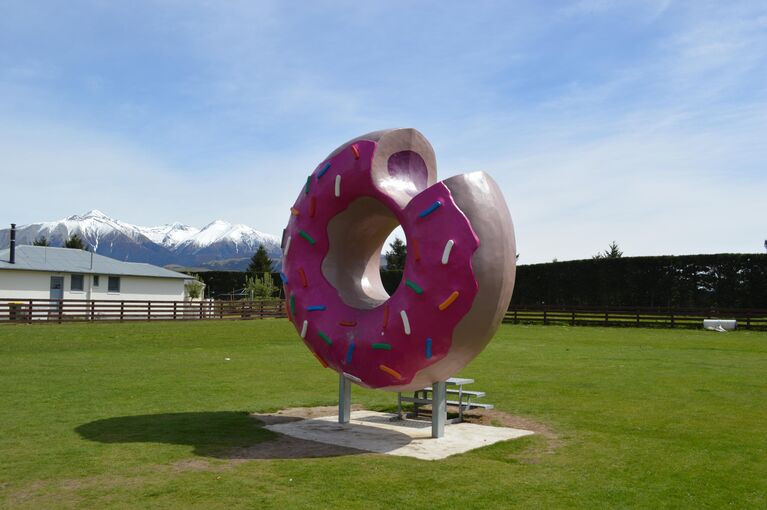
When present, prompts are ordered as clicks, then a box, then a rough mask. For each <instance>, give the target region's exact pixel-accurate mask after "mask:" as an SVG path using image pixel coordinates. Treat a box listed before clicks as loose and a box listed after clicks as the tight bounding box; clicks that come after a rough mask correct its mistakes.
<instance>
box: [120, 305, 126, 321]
mask: <svg viewBox="0 0 767 510" xmlns="http://www.w3.org/2000/svg"><path fill="white" fill-rule="evenodd" d="M123 320H125V301H120V322H122V321H123Z"/></svg>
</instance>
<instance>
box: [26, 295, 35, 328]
mask: <svg viewBox="0 0 767 510" xmlns="http://www.w3.org/2000/svg"><path fill="white" fill-rule="evenodd" d="M33 307H34V304H33V303H32V300H31V299H30V300H29V313H27V322H28V323H29V324H32V309H33Z"/></svg>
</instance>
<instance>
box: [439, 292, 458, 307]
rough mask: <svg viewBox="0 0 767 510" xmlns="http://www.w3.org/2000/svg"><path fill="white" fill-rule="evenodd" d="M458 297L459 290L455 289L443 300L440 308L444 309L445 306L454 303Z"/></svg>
mask: <svg viewBox="0 0 767 510" xmlns="http://www.w3.org/2000/svg"><path fill="white" fill-rule="evenodd" d="M456 299H458V291H457V290H454V291H453V293H452V294H450V297H448V298H447V299H446V300H444V301H443V302H442V304H440V305H439V310H440V311H443V310H444V309H445V308H447V307H448V306H450V305H452V304H453V301H455V300H456Z"/></svg>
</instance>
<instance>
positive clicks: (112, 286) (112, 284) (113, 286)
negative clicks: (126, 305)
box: [107, 276, 120, 292]
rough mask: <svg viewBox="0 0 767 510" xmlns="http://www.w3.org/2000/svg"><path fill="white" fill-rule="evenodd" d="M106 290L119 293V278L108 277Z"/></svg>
mask: <svg viewBox="0 0 767 510" xmlns="http://www.w3.org/2000/svg"><path fill="white" fill-rule="evenodd" d="M107 290H108V291H109V292H120V277H119V276H110V277H109V284H108V285H107Z"/></svg>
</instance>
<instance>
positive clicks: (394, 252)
mask: <svg viewBox="0 0 767 510" xmlns="http://www.w3.org/2000/svg"><path fill="white" fill-rule="evenodd" d="M389 248H391V249H390V250H389V251H387V252H386V254H385V257H386V269H388V270H389V271H392V270H399V271H402V270H404V269H405V259H406V258H407V245H406V244H405V243H403V242H402V239H400V238H399V237H395V238H394V242H392V243H389Z"/></svg>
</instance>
